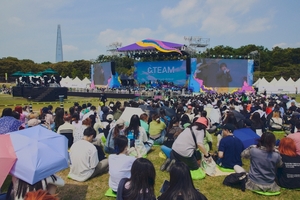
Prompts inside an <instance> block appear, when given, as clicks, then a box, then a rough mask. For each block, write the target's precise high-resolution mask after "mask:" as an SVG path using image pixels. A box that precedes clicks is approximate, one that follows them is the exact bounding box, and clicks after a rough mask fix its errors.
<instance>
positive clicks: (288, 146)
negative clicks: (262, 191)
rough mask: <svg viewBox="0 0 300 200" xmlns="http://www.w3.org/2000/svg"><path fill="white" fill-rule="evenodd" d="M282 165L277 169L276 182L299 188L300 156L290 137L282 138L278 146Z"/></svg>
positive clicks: (286, 186) (283, 185)
mask: <svg viewBox="0 0 300 200" xmlns="http://www.w3.org/2000/svg"><path fill="white" fill-rule="evenodd" d="M278 150H279V152H280V155H281V158H282V162H283V165H282V166H281V167H279V168H278V169H277V184H278V185H279V186H280V187H283V188H288V189H300V156H299V155H297V153H296V145H295V142H294V140H293V139H291V138H282V139H281V140H280V144H279V148H278Z"/></svg>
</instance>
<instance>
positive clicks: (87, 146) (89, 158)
mask: <svg viewBox="0 0 300 200" xmlns="http://www.w3.org/2000/svg"><path fill="white" fill-rule="evenodd" d="M83 135H84V136H83V139H82V140H79V141H77V142H75V143H74V144H73V145H72V146H71V148H70V160H71V165H70V172H69V175H68V177H70V178H71V179H73V180H76V181H81V182H83V181H86V180H88V179H90V178H93V177H96V176H99V175H101V174H104V173H106V172H107V171H108V160H107V159H106V158H105V157H104V156H102V159H103V160H100V161H99V157H100V156H99V154H98V150H97V148H96V147H95V145H93V144H92V141H93V139H94V138H95V137H96V131H95V129H93V128H92V127H87V128H86V129H85V130H84V132H83ZM103 155H104V153H103Z"/></svg>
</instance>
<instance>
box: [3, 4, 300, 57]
mask: <svg viewBox="0 0 300 200" xmlns="http://www.w3.org/2000/svg"><path fill="white" fill-rule="evenodd" d="M299 8H300V1H298V0H286V1H282V0H160V1H159V0H152V1H149V0H148V1H146V0H84V1H82V0H51V1H45V0H26V1H24V0H1V2H0V58H2V57H8V56H12V57H16V58H18V59H30V60H33V61H34V62H36V63H42V62H47V61H49V62H52V63H54V62H55V50H56V34H57V25H58V24H60V26H61V34H62V43H63V59H64V61H74V60H81V59H84V60H92V59H96V58H97V57H98V56H99V55H101V54H104V55H106V54H109V52H107V49H108V48H107V47H108V46H109V45H110V44H112V43H115V42H119V43H122V46H126V45H129V44H131V43H134V42H137V41H140V40H143V39H147V38H151V39H157V40H163V41H168V42H174V43H180V44H188V41H186V40H184V37H185V36H193V37H201V38H209V39H210V47H215V46H218V45H224V46H231V47H234V48H238V47H240V46H243V45H248V44H255V45H262V46H264V47H266V48H268V49H270V50H271V49H272V48H273V47H275V46H279V47H281V48H288V47H291V48H298V47H300V36H299V33H300V12H299Z"/></svg>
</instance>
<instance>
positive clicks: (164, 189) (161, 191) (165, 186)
mask: <svg viewBox="0 0 300 200" xmlns="http://www.w3.org/2000/svg"><path fill="white" fill-rule="evenodd" d="M169 186H170V182H169V181H167V180H165V181H164V183H163V185H162V186H161V188H160V193H164V192H165V191H167V189H168V188H169Z"/></svg>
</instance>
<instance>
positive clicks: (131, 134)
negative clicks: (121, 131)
mask: <svg viewBox="0 0 300 200" xmlns="http://www.w3.org/2000/svg"><path fill="white" fill-rule="evenodd" d="M127 138H128V148H130V147H131V145H130V143H131V140H133V139H134V135H133V133H132V132H131V131H129V132H128V135H127Z"/></svg>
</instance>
